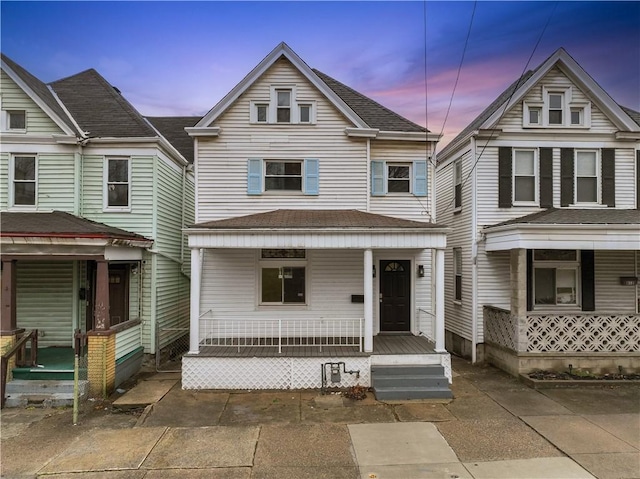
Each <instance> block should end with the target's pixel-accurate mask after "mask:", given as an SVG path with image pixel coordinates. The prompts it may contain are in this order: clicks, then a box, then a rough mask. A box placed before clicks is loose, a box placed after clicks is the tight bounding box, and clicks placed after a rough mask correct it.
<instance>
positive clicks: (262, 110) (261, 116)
mask: <svg viewBox="0 0 640 479" xmlns="http://www.w3.org/2000/svg"><path fill="white" fill-rule="evenodd" d="M256 108H257V110H258V114H257V117H258V118H257V120H258V121H259V122H266V121H267V107H266V106H265V105H258V106H257V107H256Z"/></svg>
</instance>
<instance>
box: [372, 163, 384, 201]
mask: <svg viewBox="0 0 640 479" xmlns="http://www.w3.org/2000/svg"><path fill="white" fill-rule="evenodd" d="M385 173H386V168H385V163H384V161H372V162H371V196H384V195H385V184H386V181H385V176H386V174H385Z"/></svg>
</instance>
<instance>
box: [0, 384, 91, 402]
mask: <svg viewBox="0 0 640 479" xmlns="http://www.w3.org/2000/svg"><path fill="white" fill-rule="evenodd" d="M78 389H79V396H80V399H81V400H84V399H86V398H87V396H88V393H89V381H78ZM27 406H40V407H63V406H73V381H69V380H62V381H55V380H26V379H14V380H13V381H10V382H8V383H7V390H6V400H5V407H27Z"/></svg>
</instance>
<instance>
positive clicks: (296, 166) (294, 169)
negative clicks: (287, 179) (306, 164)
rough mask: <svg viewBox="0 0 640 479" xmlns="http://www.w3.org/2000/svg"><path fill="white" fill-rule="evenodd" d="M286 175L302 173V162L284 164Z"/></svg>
mask: <svg viewBox="0 0 640 479" xmlns="http://www.w3.org/2000/svg"><path fill="white" fill-rule="evenodd" d="M284 174H285V175H298V176H300V175H302V163H285V164H284Z"/></svg>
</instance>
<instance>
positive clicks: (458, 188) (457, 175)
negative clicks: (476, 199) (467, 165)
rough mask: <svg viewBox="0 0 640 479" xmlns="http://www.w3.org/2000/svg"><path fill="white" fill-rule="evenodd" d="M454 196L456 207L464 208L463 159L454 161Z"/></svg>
mask: <svg viewBox="0 0 640 479" xmlns="http://www.w3.org/2000/svg"><path fill="white" fill-rule="evenodd" d="M453 198H454V199H453V201H454V204H453V206H454V208H462V160H456V161H455V162H454V163H453Z"/></svg>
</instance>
